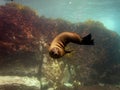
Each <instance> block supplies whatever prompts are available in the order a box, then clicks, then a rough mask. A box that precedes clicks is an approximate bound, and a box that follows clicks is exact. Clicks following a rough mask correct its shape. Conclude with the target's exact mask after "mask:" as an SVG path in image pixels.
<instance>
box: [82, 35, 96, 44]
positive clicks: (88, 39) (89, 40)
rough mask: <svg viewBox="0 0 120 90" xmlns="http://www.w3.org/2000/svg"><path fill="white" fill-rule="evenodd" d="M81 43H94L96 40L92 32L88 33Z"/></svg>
mask: <svg viewBox="0 0 120 90" xmlns="http://www.w3.org/2000/svg"><path fill="white" fill-rule="evenodd" d="M82 39H83V40H82V42H81V45H94V40H93V39H91V34H88V35H87V36H85V37H83V38H82Z"/></svg>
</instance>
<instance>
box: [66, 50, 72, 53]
mask: <svg viewBox="0 0 120 90" xmlns="http://www.w3.org/2000/svg"><path fill="white" fill-rule="evenodd" d="M72 51H73V50H70V51H68V50H65V53H71V52H72Z"/></svg>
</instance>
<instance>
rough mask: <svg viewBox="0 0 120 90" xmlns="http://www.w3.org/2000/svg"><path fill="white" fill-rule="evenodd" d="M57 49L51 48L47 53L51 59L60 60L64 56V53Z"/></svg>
mask: <svg viewBox="0 0 120 90" xmlns="http://www.w3.org/2000/svg"><path fill="white" fill-rule="evenodd" d="M61 50H62V49H60V48H58V47H54V48H52V49H51V50H50V51H49V55H50V56H51V57H52V58H60V57H62V56H63V55H64V51H63V50H62V51H61Z"/></svg>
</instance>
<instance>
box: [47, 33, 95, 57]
mask: <svg viewBox="0 0 120 90" xmlns="http://www.w3.org/2000/svg"><path fill="white" fill-rule="evenodd" d="M70 42H72V43H76V44H79V45H94V41H93V39H91V34H88V35H87V36H85V37H83V38H82V37H81V36H79V35H78V34H77V33H74V32H62V33H60V34H59V35H57V36H56V37H55V38H54V39H53V41H52V43H51V45H50V47H49V55H50V56H51V57H52V58H60V57H62V56H64V55H65V54H66V53H70V52H71V51H66V50H65V47H66V45H67V44H68V43H70Z"/></svg>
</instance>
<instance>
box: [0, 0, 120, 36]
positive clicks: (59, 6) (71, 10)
mask: <svg viewBox="0 0 120 90" xmlns="http://www.w3.org/2000/svg"><path fill="white" fill-rule="evenodd" d="M14 1H15V2H18V3H21V4H24V5H27V6H30V7H31V8H33V9H35V10H36V11H37V12H38V14H39V15H43V16H45V17H48V18H62V19H65V20H67V21H71V22H73V23H76V22H83V21H86V20H89V19H92V20H96V21H100V22H102V23H103V24H104V25H105V26H106V27H107V28H108V29H110V30H112V31H116V32H117V33H119V34H120V29H119V28H120V24H119V23H120V21H119V18H120V0H14ZM6 2H9V0H0V4H4V3H6Z"/></svg>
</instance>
